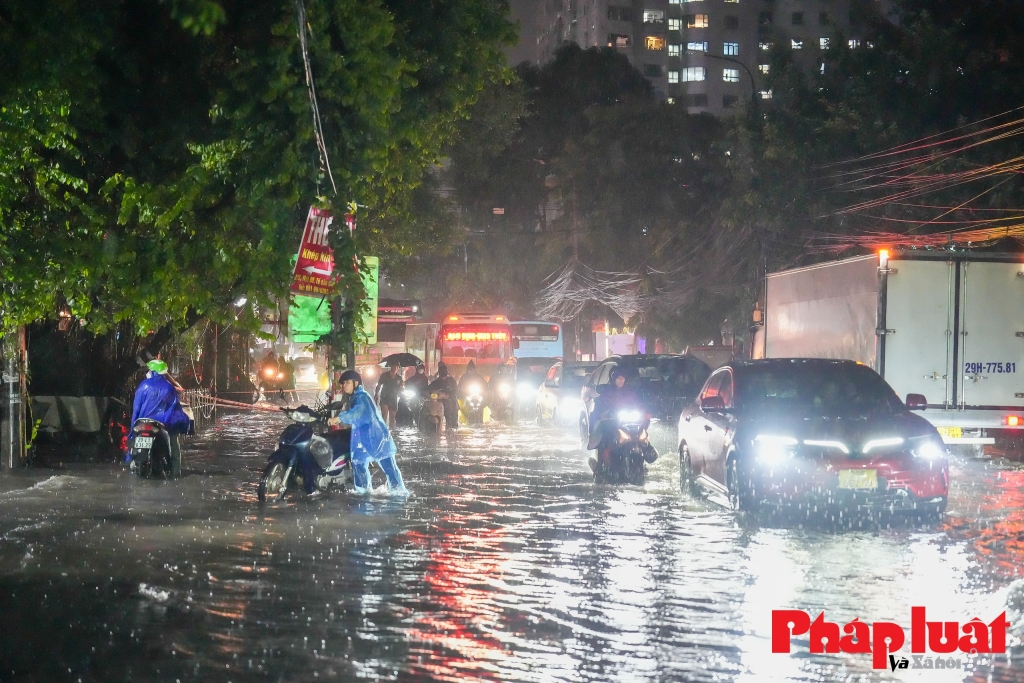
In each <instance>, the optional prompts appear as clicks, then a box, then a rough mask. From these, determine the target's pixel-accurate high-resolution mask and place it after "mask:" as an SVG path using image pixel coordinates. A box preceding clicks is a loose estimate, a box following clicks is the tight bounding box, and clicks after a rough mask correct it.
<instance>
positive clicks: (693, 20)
mask: <svg viewBox="0 0 1024 683" xmlns="http://www.w3.org/2000/svg"><path fill="white" fill-rule="evenodd" d="M683 18H684V19H685V20H686V28H707V27H708V15H706V14H687V15H686V16H685V17H683Z"/></svg>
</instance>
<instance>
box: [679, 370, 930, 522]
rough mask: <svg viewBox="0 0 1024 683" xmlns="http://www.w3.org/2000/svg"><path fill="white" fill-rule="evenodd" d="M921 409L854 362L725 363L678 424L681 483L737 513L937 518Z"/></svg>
mask: <svg viewBox="0 0 1024 683" xmlns="http://www.w3.org/2000/svg"><path fill="white" fill-rule="evenodd" d="M925 405H926V400H925V398H924V397H923V396H919V395H916V394H910V395H908V396H907V403H906V404H904V403H903V402H902V401H901V400H900V399H899V397H897V396H896V394H895V392H893V390H892V389H891V388H890V387H889V385H888V384H886V382H885V380H883V379H882V378H881V377H880V376H879V375H878V374H877V373H876V372H875V371H874V370H872V369H871V368H869V367H867V366H865V365H861V364H859V363H855V362H853V361H844V360H825V359H804V358H801V359H772V360H760V361H748V362H734V363H729V364H727V365H725V366H723V367H721V368H719V369H718V370H716V371H715V372H714V374H712V375H711V377H709V378H708V381H707V382H706V383H705V385H704V388H703V389H702V390H701V393H700V396H699V397H698V398H697V400H696V401H694V402H693V403H692V404H691V405H690V406H688V407H686V408H685V409H684V410H683V412H682V414H681V415H680V418H679V468H680V469H679V471H680V483H681V485H682V486H683V488H684V490H686V489H689V488H690V487H691V485H692V484H697V485H699V486H701V487H702V488H704V489H705V490H707V491H709V492H710V493H711V494H712V497H718V498H720V499H724V500H727V501H728V503H729V505H730V506H731V507H733V508H734V509H738V510H745V511H757V510H759V509H761V508H763V507H769V508H775V509H791V510H794V509H795V510H798V511H803V512H805V513H807V514H810V513H811V512H814V511H823V510H825V509H840V510H842V509H851V508H872V509H877V510H892V511H919V512H923V513H929V514H939V513H941V512H942V511H944V510H945V508H946V499H947V496H948V494H949V465H948V463H947V461H946V447H945V445H944V444H943V442H942V439H941V437H940V436H939V434H938V432H937V431H936V429H935V427H933V426H932V425H931V423H929V422H928V421H927V420H925V419H924V418H923V417H921V416H920V415H915V414H914V413H912V412H911V409H922V410H923V409H924V407H925Z"/></svg>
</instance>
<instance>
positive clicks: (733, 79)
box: [722, 69, 740, 83]
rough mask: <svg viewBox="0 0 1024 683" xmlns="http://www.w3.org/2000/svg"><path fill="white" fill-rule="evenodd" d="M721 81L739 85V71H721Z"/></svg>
mask: <svg viewBox="0 0 1024 683" xmlns="http://www.w3.org/2000/svg"><path fill="white" fill-rule="evenodd" d="M722 80H723V81H725V82H726V83H739V82H740V70H739V69H722Z"/></svg>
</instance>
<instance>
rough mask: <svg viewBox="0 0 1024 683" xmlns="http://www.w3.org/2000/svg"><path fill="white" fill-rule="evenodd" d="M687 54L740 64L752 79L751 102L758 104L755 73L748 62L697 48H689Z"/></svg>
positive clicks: (753, 104)
mask: <svg viewBox="0 0 1024 683" xmlns="http://www.w3.org/2000/svg"><path fill="white" fill-rule="evenodd" d="M686 54H688V55H701V56H703V57H707V58H709V59H721V60H722V61H724V62H732V63H733V64H739V65H740V66H741V67H743V70H744V71H746V72H747V78H749V79H750V103H751V105H752V106H755V107H756V106H757V84H756V83H755V82H754V74H752V73H750V69H748V68H747V65H746V64H744V63H743V62H741V61H740V60H738V59H733V58H732V57H723V56H721V55H713V54H711V53H709V52H702V51H696V50H687V51H686Z"/></svg>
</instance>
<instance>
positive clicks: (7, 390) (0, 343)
mask: <svg viewBox="0 0 1024 683" xmlns="http://www.w3.org/2000/svg"><path fill="white" fill-rule="evenodd" d="M0 359H2V363H0V370H2V373H3V374H2V378H3V382H2V384H0V386H2V387H3V391H2V392H0V401H2V406H0V469H2V470H7V471H10V470H13V469H15V468H18V467H21V466H22V465H24V464H25V448H26V430H27V424H26V421H27V420H26V411H25V401H26V396H27V394H26V392H25V328H24V327H19V328H17V330H16V331H14V332H13V333H11V334H9V335H7V336H6V337H4V338H3V339H0Z"/></svg>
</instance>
